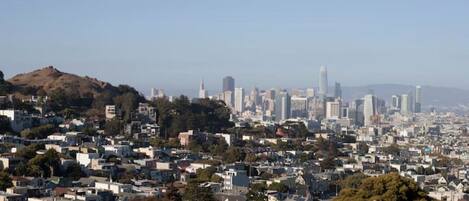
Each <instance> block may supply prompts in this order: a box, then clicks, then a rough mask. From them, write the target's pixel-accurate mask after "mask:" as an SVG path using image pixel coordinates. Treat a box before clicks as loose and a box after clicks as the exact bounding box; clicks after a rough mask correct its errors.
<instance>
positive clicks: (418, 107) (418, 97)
mask: <svg viewBox="0 0 469 201" xmlns="http://www.w3.org/2000/svg"><path fill="white" fill-rule="evenodd" d="M414 111H415V112H416V113H420V112H422V87H421V86H416V87H415V108H414Z"/></svg>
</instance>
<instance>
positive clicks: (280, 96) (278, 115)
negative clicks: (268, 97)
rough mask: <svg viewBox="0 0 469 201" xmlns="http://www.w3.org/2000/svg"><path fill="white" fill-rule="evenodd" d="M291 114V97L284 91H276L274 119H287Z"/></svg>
mask: <svg viewBox="0 0 469 201" xmlns="http://www.w3.org/2000/svg"><path fill="white" fill-rule="evenodd" d="M290 114H291V98H290V95H289V94H288V93H287V92H286V91H279V92H276V97H275V120H276V121H282V120H285V119H289V118H290Z"/></svg>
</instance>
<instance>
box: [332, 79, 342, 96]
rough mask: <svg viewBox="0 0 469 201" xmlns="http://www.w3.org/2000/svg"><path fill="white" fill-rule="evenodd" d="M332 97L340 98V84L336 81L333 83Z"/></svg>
mask: <svg viewBox="0 0 469 201" xmlns="http://www.w3.org/2000/svg"><path fill="white" fill-rule="evenodd" d="M334 97H335V98H342V86H341V85H340V83H338V82H336V83H335V85H334Z"/></svg>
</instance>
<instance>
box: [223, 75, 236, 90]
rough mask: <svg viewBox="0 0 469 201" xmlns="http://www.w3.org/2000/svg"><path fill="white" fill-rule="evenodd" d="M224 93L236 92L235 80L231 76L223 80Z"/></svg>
mask: <svg viewBox="0 0 469 201" xmlns="http://www.w3.org/2000/svg"><path fill="white" fill-rule="evenodd" d="M222 89H223V92H225V91H231V92H234V90H235V80H234V78H233V77H231V76H226V77H224V78H223V88H222Z"/></svg>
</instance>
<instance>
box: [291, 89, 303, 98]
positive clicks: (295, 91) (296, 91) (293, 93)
mask: <svg viewBox="0 0 469 201" xmlns="http://www.w3.org/2000/svg"><path fill="white" fill-rule="evenodd" d="M291 96H292V97H293V96H298V97H303V96H305V90H303V89H292V90H291Z"/></svg>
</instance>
